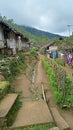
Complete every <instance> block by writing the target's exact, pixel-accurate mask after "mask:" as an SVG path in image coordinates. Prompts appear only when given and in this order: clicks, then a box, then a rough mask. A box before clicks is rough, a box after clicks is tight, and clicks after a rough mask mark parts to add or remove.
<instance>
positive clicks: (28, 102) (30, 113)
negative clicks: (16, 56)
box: [12, 55, 73, 130]
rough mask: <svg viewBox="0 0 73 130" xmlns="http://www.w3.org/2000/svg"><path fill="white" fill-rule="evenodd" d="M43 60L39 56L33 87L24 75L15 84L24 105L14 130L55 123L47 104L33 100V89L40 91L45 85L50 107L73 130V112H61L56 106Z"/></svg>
mask: <svg viewBox="0 0 73 130" xmlns="http://www.w3.org/2000/svg"><path fill="white" fill-rule="evenodd" d="M42 58H43V56H41V55H39V60H38V63H37V65H36V72H35V74H36V75H35V77H36V78H35V79H34V85H31V81H29V79H28V78H27V77H26V76H25V75H24V74H22V75H20V76H19V77H18V78H17V80H16V81H15V82H14V85H15V90H16V92H18V91H19V92H20V93H21V95H22V102H23V105H22V107H21V109H20V110H19V112H18V115H17V118H16V121H15V122H14V124H13V126H12V128H17V127H22V126H28V125H33V124H41V123H49V122H53V118H52V116H51V114H50V111H49V108H48V106H47V104H46V102H44V101H43V100H42V99H40V100H38V99H37V98H33V93H32V92H31V87H33V86H36V85H37V86H38V87H39V90H40V89H41V86H42V84H43V87H44V89H45V90H48V92H49V93H48V96H49V106H50V107H55V108H57V109H58V111H59V113H60V115H61V116H62V117H63V118H64V120H65V121H66V122H67V123H68V124H69V126H70V128H71V130H73V112H72V111H69V110H61V109H60V108H59V107H58V106H57V105H56V102H55V100H54V95H53V92H52V90H51V88H50V86H49V81H48V79H47V76H46V74H45V72H44V70H43V68H42V64H41V59H42ZM33 88H34V87H33ZM33 99H34V100H33ZM44 113H45V114H44Z"/></svg>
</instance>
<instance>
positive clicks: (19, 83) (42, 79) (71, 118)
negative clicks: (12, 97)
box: [14, 55, 73, 130]
mask: <svg viewBox="0 0 73 130" xmlns="http://www.w3.org/2000/svg"><path fill="white" fill-rule="evenodd" d="M42 58H43V56H42V55H39V60H38V63H37V71H36V72H37V73H36V74H37V75H36V76H35V77H36V79H35V84H38V85H42V83H43V84H44V89H45V90H47V89H48V90H49V95H50V103H49V105H50V106H57V104H56V102H55V100H54V95H53V92H52V90H51V88H50V85H48V84H49V81H48V79H47V76H46V74H45V72H44V70H43V68H42V65H41V59H42ZM64 69H65V70H66V71H67V72H68V73H69V74H71V75H72V73H73V70H70V69H69V68H68V66H66V67H65V68H64ZM30 84H31V82H30V81H29V79H27V78H26V76H25V75H24V74H22V75H20V76H19V77H18V78H17V80H16V81H15V82H14V85H15V86H16V87H15V90H16V91H22V95H23V96H22V97H23V101H24V100H25V99H26V101H27V100H29V101H30V100H31V98H30V97H31V91H30V87H29V86H30ZM57 108H58V110H59V112H60V114H61V115H62V117H63V118H64V119H65V121H66V122H67V123H68V124H69V126H70V128H71V129H72V130H73V111H69V110H62V109H61V108H59V106H57Z"/></svg>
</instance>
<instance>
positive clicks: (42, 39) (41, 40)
mask: <svg viewBox="0 0 73 130" xmlns="http://www.w3.org/2000/svg"><path fill="white" fill-rule="evenodd" d="M0 21H4V22H5V23H7V24H8V25H9V27H11V28H12V29H14V30H16V31H17V32H20V33H21V34H23V35H24V36H26V37H28V38H29V39H30V42H32V43H34V44H36V45H39V46H43V45H44V44H47V43H48V42H49V41H50V40H49V38H48V37H46V36H39V35H33V34H31V33H29V32H27V31H26V30H25V29H24V28H22V27H20V26H17V25H16V24H15V23H14V22H13V19H7V18H6V17H5V16H4V17H2V16H0Z"/></svg>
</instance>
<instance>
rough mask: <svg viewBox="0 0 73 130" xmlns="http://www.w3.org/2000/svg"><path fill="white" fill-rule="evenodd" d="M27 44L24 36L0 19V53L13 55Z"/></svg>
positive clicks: (28, 44)
mask: <svg viewBox="0 0 73 130" xmlns="http://www.w3.org/2000/svg"><path fill="white" fill-rule="evenodd" d="M29 46H30V42H29V39H28V38H27V37H26V36H24V35H23V34H22V33H20V32H18V31H16V30H14V29H13V28H11V27H10V26H9V25H8V24H7V23H5V22H3V21H0V53H3V54H9V55H15V54H16V52H17V51H20V50H22V49H24V48H25V47H29Z"/></svg>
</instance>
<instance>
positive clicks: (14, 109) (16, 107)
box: [6, 98, 22, 126]
mask: <svg viewBox="0 0 73 130" xmlns="http://www.w3.org/2000/svg"><path fill="white" fill-rule="evenodd" d="M21 106H22V102H21V101H20V99H19V98H17V100H16V102H15V103H14V105H13V107H12V108H11V110H10V111H9V113H8V115H7V117H6V118H7V126H11V125H12V124H13V122H14V120H15V118H16V116H17V112H18V110H19V109H20V107H21Z"/></svg>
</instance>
